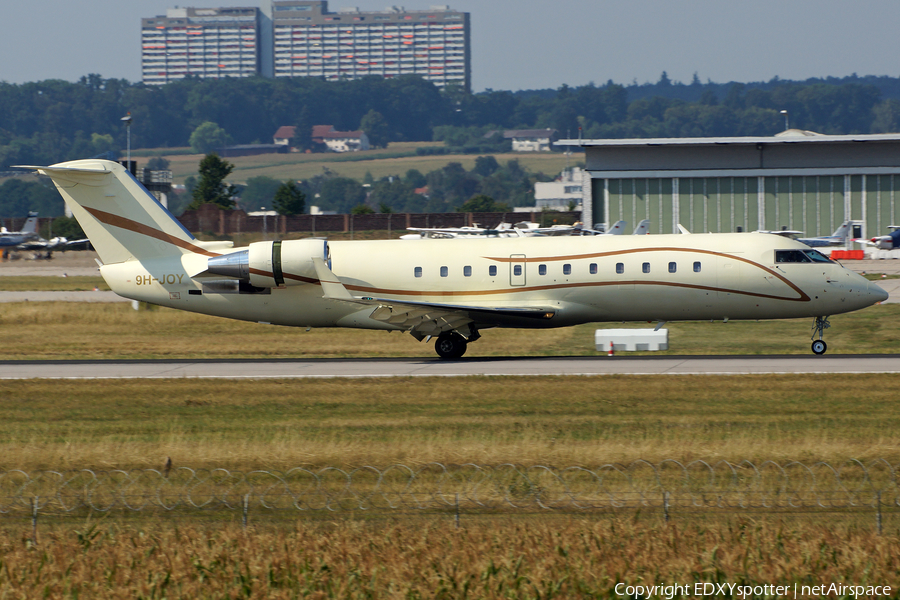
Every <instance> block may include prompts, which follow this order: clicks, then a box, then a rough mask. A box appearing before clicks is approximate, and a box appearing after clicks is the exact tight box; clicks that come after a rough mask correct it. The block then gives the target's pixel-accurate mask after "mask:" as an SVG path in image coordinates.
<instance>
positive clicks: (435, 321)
mask: <svg viewBox="0 0 900 600" xmlns="http://www.w3.org/2000/svg"><path fill="white" fill-rule="evenodd" d="M30 168H33V169H37V170H38V171H39V172H41V173H43V174H45V175H47V176H49V177H51V178H52V179H53V181H54V183H55V184H56V186H57V188H58V189H59V191H60V193H61V194H62V196H63V198H65V200H66V202H67V203H68V204H69V206H70V207H71V209H72V212H73V213H74V215H75V217H76V218H77V219H78V222H79V223H80V224H81V226H82V228H83V229H84V231H85V233H87V235H88V237H89V238H90V239H91V242H92V244H93V245H94V248H95V249H96V250H97V253H98V254H99V257H100V261H101V262H102V266H101V267H100V273H101V275H102V276H103V278H104V279H105V280H106V282H107V283H108V284H109V286H110V288H112V289H113V290H114V291H115V292H116V293H118V294H119V295H121V296H124V297H126V298H130V299H133V300H140V301H145V302H150V303H153V304H158V305H162V306H168V307H172V308H177V309H182V310H188V311H194V312H199V313H204V314H209V315H217V316H221V317H229V318H233V319H242V320H248V321H259V322H264V323H272V324H278V325H289V326H303V327H355V328H363V329H380V330H388V331H391V330H400V331H407V332H409V333H410V334H411V335H412V336H413V337H415V338H416V339H418V340H427V339H430V338H431V337H432V336H436V337H437V342H436V344H435V349H436V351H437V353H438V354H439V355H440V356H441V357H442V358H458V357H460V356H462V354H463V353H464V352H465V351H466V348H467V344H469V343H471V342H473V341H475V340H477V339H478V338H479V337H480V335H481V332H482V331H484V330H485V329H489V328H492V327H521V328H552V327H564V326H568V325H576V324H579V323H587V322H597V321H648V320H652V321H660V322H664V321H673V320H695V319H723V320H728V319H785V318H795V317H813V318H814V319H815V325H814V330H815V333H814V336H813V337H814V338H815V337H816V334H817V335H818V339H816V340H815V341H814V342H813V352H815V353H816V354H821V353H823V352H825V350H826V345H825V342H824V341H823V339H822V334H823V332H824V330H825V328H826V327H828V315H833V314H838V313H844V312H849V311H853V310H858V309H861V308H864V307H866V306H870V305H872V304H875V303H877V302H880V301H882V300H885V299H887V293H885V292H884V291H883V290H882V289H881V288H880V287H878V286H877V285H876V284H874V283H870V282H869V281H867V280H866V279H865V278H863V277H861V276H860V275H858V274H856V273H853V272H852V271H849V270H847V269H844V268H843V267H842V266H841V265H840V264H838V263H835V262H832V261H830V260H829V259H828V258H827V257H825V256H823V255H822V254H820V253H819V252H818V251H816V250H812V249H810V248H808V247H807V246H805V245H803V244H801V243H799V242H795V241H793V240H790V239H785V238H782V237H779V236H773V235H764V234H746V233H735V234H727V233H726V234H692V235H683V234H682V235H679V234H673V235H652V236H615V235H606V236H591V237H580V236H576V237H569V236H565V237H521V238H520V237H516V238H492V239H473V240H469V241H468V242H466V243H464V244H449V245H448V243H447V242H446V241H441V240H428V239H423V240H418V241H415V240H412V241H403V240H384V241H335V242H328V241H326V240H322V239H303V240H285V241H274V242H273V241H266V242H255V243H253V244H250V245H249V246H248V247H245V248H233V247H231V246H232V243H231V242H203V241H200V240H197V239H196V238H194V237H193V236H192V235H191V234H190V233H189V232H188V231H187V230H186V229H184V227H183V226H182V225H181V224H180V223H179V222H178V221H177V220H175V218H174V217H172V216H171V215H170V214H169V213H168V212H167V211H166V209H165V208H163V207H162V205H160V204H159V202H157V201H156V200H155V199H154V198H153V196H151V195H150V193H149V192H147V190H146V189H145V188H144V187H143V186H142V185H141V184H140V183H139V182H138V181H137V180H136V179H135V178H134V177H133V176H132V175H131V174H130V173H129V172H128V171H127V170H126V169H125V168H124V167H122V166H121V165H119V164H117V163H113V162H108V161H102V160H79V161H72V162H66V163H61V164H57V165H53V166H50V167H30ZM449 248H452V252H448V249H449Z"/></svg>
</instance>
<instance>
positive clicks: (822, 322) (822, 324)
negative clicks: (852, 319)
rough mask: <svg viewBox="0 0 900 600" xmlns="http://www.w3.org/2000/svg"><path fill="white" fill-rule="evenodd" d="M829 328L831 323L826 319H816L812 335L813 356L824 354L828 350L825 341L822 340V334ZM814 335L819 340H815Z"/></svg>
mask: <svg viewBox="0 0 900 600" xmlns="http://www.w3.org/2000/svg"><path fill="white" fill-rule="evenodd" d="M829 327H831V323H829V322H828V317H816V322H815V323H813V334H812V339H813V343H812V351H813V354H818V355H822V354H825V351H826V350H828V344H826V343H825V340H823V339H822V334H824V333H825V330H826V329H828V328H829ZM816 335H818V336H819V339H816Z"/></svg>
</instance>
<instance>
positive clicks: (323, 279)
mask: <svg viewBox="0 0 900 600" xmlns="http://www.w3.org/2000/svg"><path fill="white" fill-rule="evenodd" d="M312 260H313V264H314V265H315V267H316V276H317V277H318V278H319V283H321V284H322V291H323V292H325V297H326V298H337V299H340V300H350V299H352V298H353V296H352V295H351V294H350V292H348V291H347V288H345V287H344V284H343V283H341V281H340V280H339V279H338V278H337V275H335V274H334V273H332V272H331V269H329V268H328V265H326V264H325V261H324V260H323V259H322V258H321V257H318V256H316V257H313V259H312Z"/></svg>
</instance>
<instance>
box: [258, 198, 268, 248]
mask: <svg viewBox="0 0 900 600" xmlns="http://www.w3.org/2000/svg"><path fill="white" fill-rule="evenodd" d="M259 209H260V210H261V211H262V214H263V239H264V240H268V239H269V226H268V224H267V223H266V207H265V206H260V207H259Z"/></svg>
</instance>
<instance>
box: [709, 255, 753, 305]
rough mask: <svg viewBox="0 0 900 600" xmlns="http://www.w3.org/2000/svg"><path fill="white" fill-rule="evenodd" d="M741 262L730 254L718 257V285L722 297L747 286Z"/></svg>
mask: <svg viewBox="0 0 900 600" xmlns="http://www.w3.org/2000/svg"><path fill="white" fill-rule="evenodd" d="M741 263H742V261H740V260H737V259H735V258H732V257H730V256H717V257H716V287H717V288H718V295H719V297H720V298H722V297H727V296H731V295H733V294H734V293H735V292H738V291H740V290H742V289H744V288H745V287H746V282H745V281H744V280H743V279H742V276H741V275H742V273H741V271H742V269H741V267H742V264H741Z"/></svg>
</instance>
